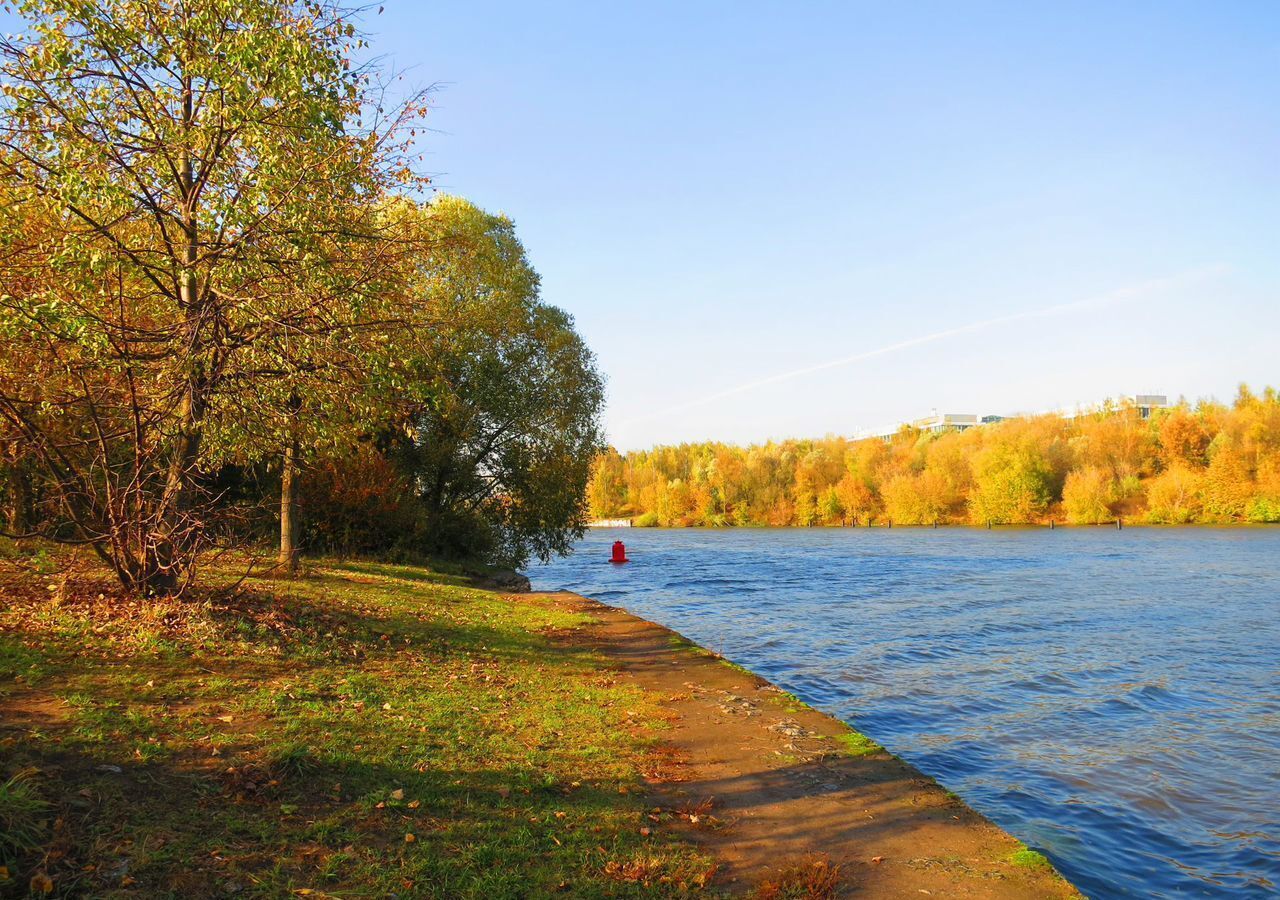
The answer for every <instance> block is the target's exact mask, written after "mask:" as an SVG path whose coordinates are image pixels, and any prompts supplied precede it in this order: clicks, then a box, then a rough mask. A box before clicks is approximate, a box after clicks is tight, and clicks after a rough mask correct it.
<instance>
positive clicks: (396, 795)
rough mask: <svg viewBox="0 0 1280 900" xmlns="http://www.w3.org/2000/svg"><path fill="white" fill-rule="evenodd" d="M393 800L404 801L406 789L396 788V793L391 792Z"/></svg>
mask: <svg viewBox="0 0 1280 900" xmlns="http://www.w3.org/2000/svg"><path fill="white" fill-rule="evenodd" d="M391 799H392V800H403V799H404V788H396V789H395V790H394V791H392V792H391Z"/></svg>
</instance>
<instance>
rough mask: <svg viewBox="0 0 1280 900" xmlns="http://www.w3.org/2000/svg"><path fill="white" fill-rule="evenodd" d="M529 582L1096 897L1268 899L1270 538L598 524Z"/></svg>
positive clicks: (1278, 622) (1238, 532) (1273, 602)
mask: <svg viewBox="0 0 1280 900" xmlns="http://www.w3.org/2000/svg"><path fill="white" fill-rule="evenodd" d="M619 538H621V539H623V540H625V541H626V543H627V550H628V555H629V556H630V557H631V560H632V562H631V563H629V564H628V565H625V566H612V565H610V564H609V562H608V559H609V547H610V544H612V542H613V541H614V540H616V539H619ZM529 575H530V577H531V578H532V579H533V583H534V587H535V588H536V589H540V590H551V589H557V588H565V589H568V590H573V591H577V592H579V593H581V594H584V595H586V596H589V597H594V598H596V599H598V600H601V601H603V602H605V603H610V604H613V605H617V606H622V607H624V608H626V609H628V610H630V611H631V612H634V613H636V614H637V615H640V616H643V617H645V618H648V619H651V620H653V621H656V622H659V623H661V624H663V625H667V626H668V627H670V628H673V629H675V630H676V631H679V632H681V633H682V634H684V635H685V636H687V637H689V638H690V639H692V640H694V641H697V642H698V643H700V644H702V645H703V646H706V647H709V648H711V649H714V650H716V651H718V652H720V653H723V654H724V655H725V656H726V657H728V658H729V659H731V660H733V661H735V662H738V663H740V664H742V665H744V666H746V667H747V668H749V669H751V670H753V671H755V672H758V673H759V674H761V675H763V676H765V677H766V678H768V679H770V680H771V681H773V682H775V683H777V684H779V685H781V686H782V687H785V688H786V689H788V690H790V691H792V692H793V693H795V694H797V695H798V696H800V697H801V698H803V699H804V700H806V701H808V702H809V703H811V704H812V705H814V706H816V707H818V708H820V709H822V710H824V711H826V712H829V713H832V714H833V715H836V716H838V717H840V718H842V719H844V720H845V721H847V722H849V723H850V724H852V725H853V726H854V727H856V728H857V729H859V730H860V731H862V732H864V733H865V734H867V735H869V736H870V737H872V738H874V739H875V740H876V741H878V742H880V743H881V744H884V745H885V746H886V747H888V748H889V749H890V750H891V751H893V752H894V753H896V754H898V755H899V756H901V757H903V758H904V759H906V760H908V761H909V762H911V763H913V764H914V765H915V766H917V767H918V768H919V769H921V770H922V771H924V772H925V773H927V774H929V775H932V776H934V777H936V778H937V779H938V780H939V781H941V782H942V783H943V784H944V785H945V786H947V787H948V788H950V789H951V790H954V791H956V792H957V793H958V794H960V795H961V796H962V797H963V798H964V799H965V800H966V801H967V802H968V803H969V804H970V805H971V806H973V807H974V808H975V809H977V810H978V811H980V812H982V813H984V814H985V815H987V816H988V817H989V818H991V819H993V820H994V821H995V822H997V823H998V824H999V825H1001V826H1002V827H1004V828H1005V829H1007V830H1008V831H1010V832H1011V833H1013V834H1014V835H1016V836H1017V837H1019V838H1021V839H1022V840H1024V841H1025V842H1026V843H1027V844H1028V845H1030V846H1032V847H1034V848H1036V849H1038V850H1041V851H1043V852H1044V853H1046V854H1047V855H1048V856H1049V857H1050V858H1051V859H1052V860H1053V862H1054V863H1055V864H1056V865H1057V866H1058V868H1059V871H1061V872H1062V873H1063V874H1064V875H1066V876H1067V878H1069V879H1070V880H1071V881H1072V882H1073V883H1075V884H1076V885H1077V886H1078V887H1080V889H1081V890H1083V891H1084V892H1085V893H1086V894H1088V895H1090V896H1093V897H1264V896H1265V897H1275V896H1280V529H1266V528H1239V529H1230V528H1223V529H1208V528H1168V529H1155V528H1128V529H1125V530H1124V531H1115V530H1111V529H1105V528H1102V529H1076V528H1072V529H1067V528H1059V529H1056V530H1053V531H1049V530H1047V529H996V530H992V531H987V530H969V529H938V530H933V529H915V528H894V529H884V528H877V529H867V528H856V529H778V530H774V529H768V530H765V529H759V530H757V529H741V530H693V529H678V530H658V529H616V530H614V529H599V530H595V531H592V532H590V533H589V534H588V535H587V537H586V538H585V539H584V540H583V541H582V542H581V543H580V544H579V545H578V547H577V549H576V551H575V553H574V554H573V555H572V556H570V557H568V558H565V559H560V560H555V561H553V562H552V563H551V564H549V565H545V566H534V567H532V568H531V570H530V571H529Z"/></svg>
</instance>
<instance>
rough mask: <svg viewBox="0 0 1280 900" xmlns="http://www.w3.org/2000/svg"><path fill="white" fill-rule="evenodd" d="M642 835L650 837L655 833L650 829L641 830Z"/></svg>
mask: <svg viewBox="0 0 1280 900" xmlns="http://www.w3.org/2000/svg"><path fill="white" fill-rule="evenodd" d="M640 833H641V834H642V835H644V836H645V837H648V836H649V835H651V834H653V831H652V830H651V829H649V828H641V829H640Z"/></svg>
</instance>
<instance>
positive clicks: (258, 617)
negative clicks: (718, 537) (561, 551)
mask: <svg viewBox="0 0 1280 900" xmlns="http://www.w3.org/2000/svg"><path fill="white" fill-rule="evenodd" d="M3 574H4V579H3V588H2V590H3V595H4V603H3V604H2V605H0V708H2V709H3V710H4V713H3V716H2V717H0V817H3V821H4V823H5V829H4V831H5V835H4V839H3V841H0V896H25V895H26V894H27V893H28V892H29V891H30V892H34V893H36V894H37V895H40V894H49V895H52V896H103V897H144V896H145V897H163V896H175V897H177V896H181V897H215V896H217V897H222V896H228V895H230V896H249V897H257V896H287V895H294V896H308V895H310V896H353V895H369V896H393V895H398V896H424V897H475V898H481V897H483V898H495V897H513V898H514V897H529V896H585V897H594V896H617V897H628V896H668V895H670V896H676V895H685V894H687V893H689V892H691V891H694V892H697V891H704V892H707V893H709V894H712V895H715V894H717V893H720V892H730V893H734V894H753V895H755V896H759V897H784V896H796V895H797V894H796V893H794V891H798V890H801V889H802V887H803V886H806V885H807V886H809V887H813V888H815V889H827V888H829V890H828V892H827V893H826V894H823V893H815V894H813V896H840V895H842V894H843V893H844V892H847V891H852V890H857V891H858V892H859V893H860V894H864V895H867V896H898V895H900V894H901V893H903V892H909V893H911V894H912V895H915V894H917V893H918V892H919V891H921V890H927V891H931V892H933V893H934V894H935V895H939V894H942V895H949V896H973V897H1006V896H1007V897H1033V896H1034V897H1053V896H1070V895H1071V894H1072V890H1071V889H1070V887H1069V886H1068V885H1067V884H1066V883H1065V882H1063V881H1062V880H1061V879H1059V878H1057V876H1056V875H1054V874H1053V873H1052V872H1051V871H1050V870H1048V869H1047V867H1044V866H1043V865H1042V863H1041V861H1040V860H1039V859H1038V858H1037V857H1035V856H1034V855H1031V854H1027V853H1020V852H1019V851H1020V850H1021V848H1020V847H1019V846H1018V845H1017V844H1016V843H1015V842H1014V841H1013V840H1012V839H1011V838H1008V837H1007V836H1005V835H1004V834H1003V833H1001V832H1000V831H999V830H997V829H995V828H994V827H993V826H991V825H989V824H988V823H986V822H984V821H983V820H981V819H980V818H979V817H977V816H976V815H974V814H973V813H971V812H969V811H968V810H967V809H966V808H965V807H964V806H963V805H961V804H960V803H959V802H958V801H956V800H955V799H953V798H951V797H948V796H947V794H946V793H945V792H944V791H943V790H942V789H941V788H939V787H937V786H936V785H933V784H932V783H931V782H929V781H928V780H927V779H924V778H922V777H920V776H919V775H918V774H917V773H915V772H914V771H912V770H910V769H909V768H908V767H906V766H905V765H903V764H902V763H900V762H898V761H896V760H894V759H892V758H891V757H889V756H888V755H887V754H884V753H882V752H880V751H878V749H877V748H874V747H872V746H869V745H868V744H867V742H865V740H864V739H861V738H859V737H858V736H856V735H854V734H852V733H851V732H849V730H848V729H847V728H844V727H843V726H840V725H839V723H835V722H834V721H833V720H830V719H827V718H826V717H823V716H820V715H818V714H817V713H815V712H813V711H812V710H809V709H808V708H807V707H804V706H802V705H801V704H799V703H797V702H796V701H795V700H794V699H793V698H789V697H787V696H786V695H784V694H782V693H780V692H778V691H776V689H772V688H770V687H769V686H768V685H766V684H765V683H763V682H761V681H760V680H759V679H756V678H754V677H753V676H750V675H748V674H746V673H744V672H742V671H740V670H738V669H735V668H733V667H731V666H729V665H727V664H725V663H723V662H722V661H720V660H718V659H716V658H715V657H713V656H711V655H709V654H707V653H706V652H705V651H702V650H700V649H699V648H696V647H694V646H692V645H689V644H687V642H683V641H681V640H680V639H678V638H677V637H675V636H674V635H672V634H671V633H670V632H667V631H665V630H664V629H660V628H659V627H658V626H655V625H652V624H650V623H645V622H642V621H641V620H639V619H635V618H633V617H630V616H628V615H627V614H626V613H623V612H621V611H619V610H614V609H611V608H608V607H603V606H600V605H598V604H594V603H591V602H590V601H586V600H583V599H582V598H578V597H575V596H572V595H565V594H556V595H547V594H531V595H521V596H504V595H501V594H497V593H493V592H490V591H484V590H478V589H475V588H473V587H470V586H468V585H467V584H465V583H463V582H462V581H461V580H460V579H458V578H456V577H454V576H448V575H441V574H438V573H433V572H430V571H428V570H425V569H418V568H411V567H401V566H382V565H372V564H354V563H353V564H344V565H337V564H333V565H319V566H317V567H315V568H313V570H312V571H311V572H309V573H308V576H307V577H306V578H303V579H301V580H299V581H296V582H272V581H256V582H250V583H247V584H246V585H244V586H242V587H241V588H239V589H238V590H235V591H230V590H227V591H223V592H218V591H211V592H210V593H208V594H206V595H205V596H203V597H202V598H200V599H199V601H198V602H190V601H184V602H174V601H166V600H155V601H146V602H142V601H134V600H129V599H125V598H121V597H119V596H117V595H116V594H115V593H114V591H113V588H112V586H111V585H110V583H109V582H108V581H107V580H106V579H104V578H103V576H102V574H101V573H100V572H97V571H96V570H95V569H94V568H93V567H92V566H86V567H85V568H84V569H77V568H75V567H72V569H71V570H68V569H67V568H66V567H64V566H61V565H59V566H57V567H53V566H50V565H49V564H48V561H47V560H42V559H39V558H37V559H35V560H34V561H28V562H26V563H24V564H23V565H22V566H13V567H10V568H7V569H6V571H5V572H4V573H3ZM231 580H232V579H231V575H230V573H227V575H226V581H227V582H228V583H227V584H226V585H224V587H227V588H229V587H230V582H231ZM877 857H878V859H877ZM799 896H808V895H806V894H799Z"/></svg>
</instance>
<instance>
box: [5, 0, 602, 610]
mask: <svg viewBox="0 0 1280 900" xmlns="http://www.w3.org/2000/svg"><path fill="white" fill-rule="evenodd" d="M19 9H20V11H21V13H22V14H23V15H24V16H25V17H26V19H27V20H28V27H27V29H26V30H25V31H24V33H23V34H22V35H19V36H16V37H15V36H11V37H9V38H7V39H5V40H4V41H3V42H0V65H2V67H3V71H2V72H0V83H2V85H0V91H2V96H0V450H2V451H3V455H2V456H0V504H3V507H4V509H5V518H6V525H7V527H6V528H5V534H6V535H7V536H9V537H11V538H17V539H33V538H45V539H50V540H55V541H61V542H64V543H70V544H76V545H82V546H86V547H89V548H91V549H92V550H93V551H94V552H95V553H96V554H97V555H98V556H99V557H101V559H102V560H103V561H104V562H106V563H107V564H108V565H109V566H110V567H111V569H112V570H113V571H114V572H115V573H116V575H117V576H118V577H119V580H120V581H121V583H122V584H123V585H124V586H125V587H126V588H128V589H129V590H133V591H137V592H140V593H152V592H175V591H180V590H182V589H183V588H184V587H186V586H187V585H189V584H190V583H191V582H192V579H193V578H194V577H195V574H196V571H197V565H198V562H199V561H200V560H201V559H202V558H203V557H204V556H205V555H206V554H207V553H208V552H210V551H219V550H224V549H227V548H244V547H251V546H259V547H260V546H262V545H263V544H265V543H267V542H268V541H271V540H272V539H273V538H274V537H275V536H276V535H278V539H279V562H280V565H281V566H282V567H284V568H286V569H294V568H296V566H297V554H298V551H299V548H300V546H305V547H307V549H309V550H313V551H316V552H343V553H360V554H382V555H395V556H402V557H412V556H425V555H436V554H449V555H454V556H460V557H465V558H470V559H481V560H485V561H489V562H494V563H502V564H506V565H519V564H521V563H522V562H523V561H525V560H526V559H527V558H528V557H529V556H530V555H533V554H536V555H540V556H546V555H548V554H552V553H556V552H563V551H565V550H566V549H567V547H568V545H569V543H570V542H571V541H572V540H573V539H574V537H575V536H577V535H578V534H580V533H581V529H582V525H583V513H584V507H583V503H582V498H583V494H584V491H585V488H586V484H587V479H588V477H589V471H590V464H591V460H592V459H593V458H594V456H595V454H596V453H597V452H598V450H599V448H600V446H601V444H600V435H599V428H598V416H599V411H600V407H601V403H602V397H603V394H602V388H601V382H600V378H599V376H598V374H597V372H596V369H595V362H594V359H593V357H592V355H591V353H590V352H589V350H588V349H587V348H586V347H585V345H584V344H583V342H582V341H581V340H580V338H579V337H578V335H577V334H576V333H575V332H574V329H573V324H572V321H571V319H570V318H569V317H568V316H567V315H565V314H564V313H563V312H561V311H560V310H558V309H556V308H554V307H552V306H549V305H547V304H545V303H543V302H542V301H541V299H540V298H539V284H538V277H537V274H536V273H535V272H534V270H533V268H532V267H531V266H530V264H529V262H528V260H527V258H526V256H525V253H524V249H523V247H521V245H520V242H519V241H518V240H517V238H516V236H515V232H514V229H513V227H512V224H511V222H510V221H509V220H507V219H505V218H502V217H499V216H493V215H490V214H487V213H485V212H484V211H482V210H480V209H478V208H477V207H475V206H474V205H472V204H470V203H468V202H466V201H464V200H461V199H458V198H452V197H444V196H440V197H436V198H435V199H433V200H431V201H430V202H427V201H425V200H423V199H422V198H423V197H425V196H428V194H427V190H428V180H427V179H426V178H424V177H422V176H421V175H420V174H419V172H418V168H417V167H418V165H419V163H420V159H421V157H420V155H418V150H417V146H416V142H417V139H418V135H419V133H420V132H421V129H422V123H421V120H422V117H423V116H424V115H425V114H426V112H427V104H426V102H425V99H424V97H425V95H424V94H421V93H417V94H410V95H409V96H407V97H406V98H405V99H404V100H403V101H401V102H397V103H392V102H390V100H389V97H390V96H392V92H391V90H390V87H391V85H390V84H389V83H388V81H389V79H388V78H387V77H386V76H385V74H384V73H383V72H382V71H381V70H380V69H378V68H377V67H376V66H373V65H368V64H362V63H361V62H360V59H361V58H362V56H364V55H367V45H366V43H365V41H364V38H363V36H362V35H361V33H360V32H358V31H357V29H356V27H355V24H354V23H353V20H352V16H353V12H352V10H349V9H347V8H345V7H344V6H342V5H341V4H339V3H335V2H331V0H308V2H300V0H256V2H252V3H238V2H230V0H206V2H200V3H172V2H168V0H120V2H111V3H105V2H100V3H93V2H89V3H80V2H77V3H66V2H60V0H31V2H25V3H22V4H20V5H19Z"/></svg>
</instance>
